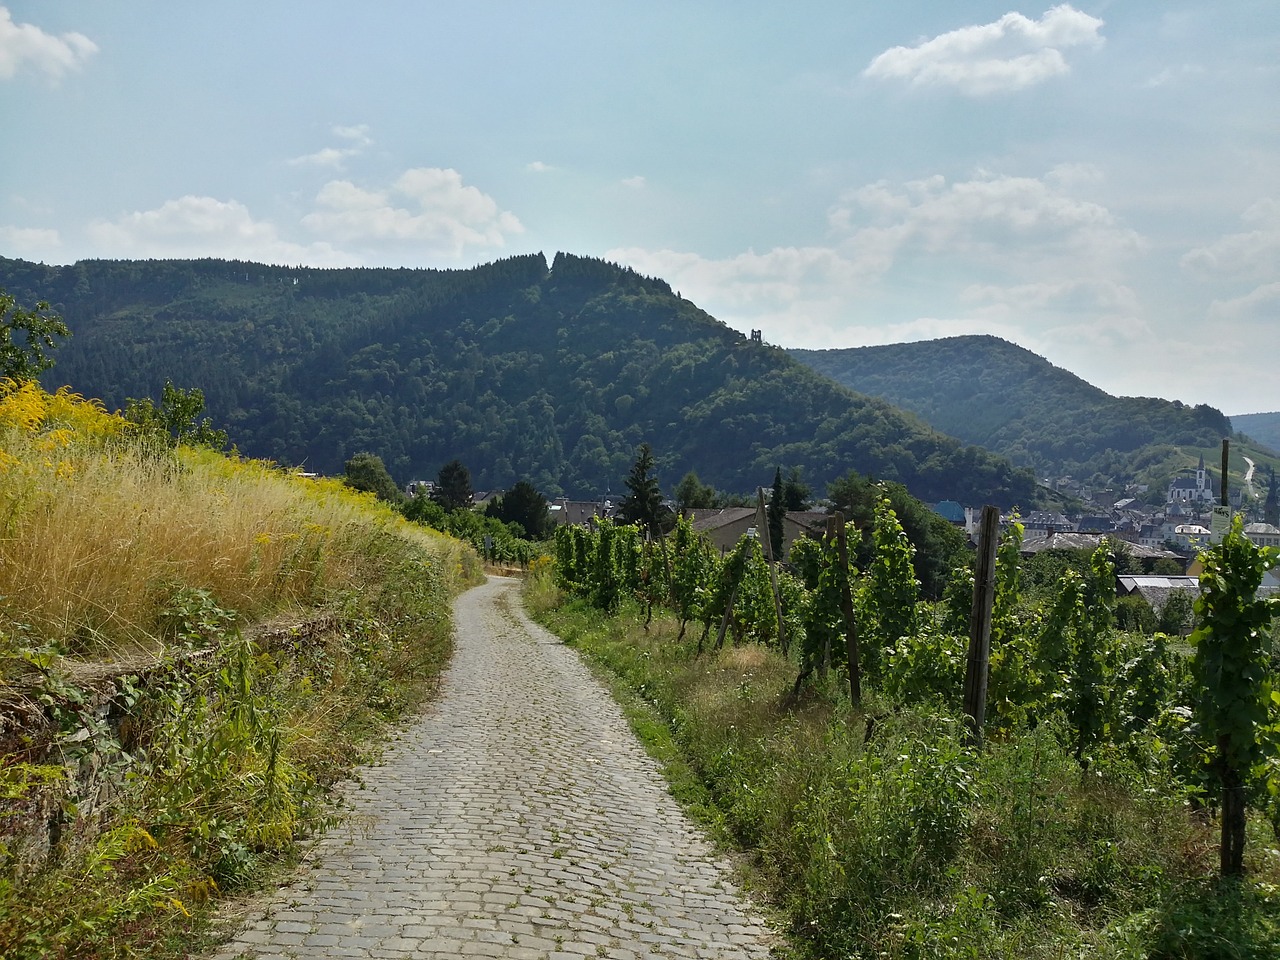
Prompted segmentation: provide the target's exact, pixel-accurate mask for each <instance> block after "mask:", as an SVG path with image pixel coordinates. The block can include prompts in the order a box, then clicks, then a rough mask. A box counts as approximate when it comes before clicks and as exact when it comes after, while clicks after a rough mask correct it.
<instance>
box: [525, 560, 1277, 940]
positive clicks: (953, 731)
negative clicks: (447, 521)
mask: <svg viewBox="0 0 1280 960" xmlns="http://www.w3.org/2000/svg"><path fill="white" fill-rule="evenodd" d="M526 598H527V602H528V604H529V607H530V609H531V611H532V613H533V614H534V615H535V616H536V617H537V618H538V619H539V620H540V621H541V622H543V623H544V624H546V625H547V626H548V627H549V628H550V629H552V630H554V631H555V632H556V633H557V634H559V635H560V636H562V637H564V638H565V639H566V641H567V642H569V643H571V644H572V645H574V646H575V647H577V648H578V649H579V650H581V651H582V652H584V653H585V654H586V655H587V656H588V657H590V658H591V659H593V660H594V661H596V662H597V663H599V664H601V665H603V666H604V667H605V668H606V669H608V670H609V671H610V672H612V673H613V674H614V675H615V676H616V677H617V678H618V682H619V683H620V684H621V685H623V686H624V687H625V688H626V689H627V690H628V691H630V694H629V695H630V697H632V698H634V699H636V700H638V701H641V702H643V704H644V705H645V710H644V714H645V716H647V717H648V718H649V719H648V720H647V721H646V722H647V723H650V724H651V723H652V722H653V718H654V717H657V718H660V719H661V722H662V724H663V725H664V726H665V727H666V733H665V734H658V735H655V734H653V733H652V731H650V732H648V733H647V734H646V733H644V732H642V736H644V737H645V739H646V741H647V742H658V743H661V744H664V750H665V751H666V752H667V753H668V754H670V753H671V752H673V751H674V752H675V753H676V754H677V755H678V759H677V762H676V763H675V764H674V766H672V765H671V764H669V765H668V768H669V769H674V770H675V771H676V777H677V781H676V786H675V788H674V792H675V793H676V794H677V796H681V797H692V798H693V802H694V804H695V806H696V807H698V808H700V809H701V814H700V815H701V817H702V818H703V819H704V820H709V821H711V822H713V823H716V824H718V825H720V827H721V829H722V830H723V831H724V833H725V834H727V835H728V836H730V837H732V838H733V840H734V841H735V842H736V843H737V844H739V845H740V847H741V848H742V849H743V850H744V851H745V852H746V853H747V855H748V857H749V859H750V862H751V864H752V869H753V871H754V873H755V876H756V883H757V884H758V885H759V886H760V887H761V888H763V889H766V890H768V891H769V893H770V895H771V898H772V900H773V901H774V902H775V903H776V904H777V905H778V906H779V908H780V909H781V910H782V911H783V913H784V914H785V916H786V917H787V919H788V923H789V926H790V933H791V934H792V939H793V941H794V942H795V944H796V945H797V947H796V948H797V950H798V951H799V952H800V954H801V955H803V956H810V957H890V958H935V957H936V958H951V957H954V958H961V957H963V958H1010V960H1012V958H1023V957H1045V958H1048V957H1086V956H1087V957H1151V958H1156V957H1169V958H1192V957H1215V958H1216V957H1223V958H1227V957H1230V958H1263V957H1274V956H1280V889H1278V887H1277V884H1280V853H1278V852H1277V850H1276V844H1275V839H1274V837H1273V836H1271V834H1270V831H1269V829H1265V828H1264V825H1262V824H1255V825H1254V826H1255V827H1256V828H1257V829H1256V830H1255V832H1254V835H1253V836H1252V837H1251V842H1250V850H1251V860H1250V863H1249V869H1250V879H1249V880H1248V881H1247V882H1245V883H1243V884H1236V885H1230V884H1228V885H1222V884H1219V883H1217V882H1215V881H1212V880H1209V879H1206V878H1209V877H1211V876H1212V875H1213V872H1214V867H1215V862H1216V832H1215V830H1214V825H1213V824H1211V823H1208V822H1205V821H1202V820H1200V819H1198V818H1197V817H1196V816H1194V815H1193V814H1192V813H1191V812H1190V808H1189V806H1188V804H1187V803H1186V802H1185V797H1183V796H1180V795H1178V794H1177V793H1176V792H1175V791H1172V790H1171V789H1170V787H1169V785H1168V784H1167V783H1164V782H1161V780H1160V777H1159V775H1158V774H1157V773H1155V772H1153V771H1147V770H1144V769H1141V768H1140V767H1139V766H1137V765H1136V764H1135V763H1133V762H1132V761H1131V760H1129V759H1128V758H1126V757H1124V756H1120V755H1114V756H1107V757H1103V758H1100V759H1099V760H1098V761H1096V762H1095V763H1094V764H1093V766H1092V767H1091V768H1090V770H1089V772H1088V774H1082V772H1081V770H1080V767H1079V765H1078V764H1077V763H1076V762H1075V760H1074V759H1073V758H1072V756H1071V755H1070V753H1069V751H1067V750H1065V749H1064V748H1063V747H1062V745H1061V742H1060V738H1059V737H1058V736H1057V731H1055V730H1053V729H1047V728H1041V729H1038V730H1035V731H1032V732H1030V733H1027V734H1024V735H1021V736H1018V737H1010V738H1009V739H1007V740H1002V741H998V742H992V743H989V744H988V747H987V749H986V750H985V751H983V752H982V753H975V752H973V751H971V750H969V749H968V748H967V747H966V746H965V745H964V743H963V737H962V725H961V723H960V721H959V718H958V717H956V716H955V715H954V714H951V713H948V712H947V711H946V710H945V709H944V708H942V707H941V706H939V707H936V708H922V707H903V706H900V705H896V704H893V703H889V702H887V701H885V700H883V699H878V698H877V697H876V696H875V695H874V694H873V695H872V696H871V697H870V698H869V699H868V700H867V702H866V705H865V708H864V709H862V710H853V709H851V708H850V705H849V704H848V702H847V701H846V700H843V699H842V692H841V689H840V687H839V686H838V685H837V684H836V683H834V678H833V683H832V684H831V686H830V687H828V688H825V689H824V688H822V687H821V686H819V687H818V688H817V689H816V690H815V691H811V692H810V693H809V694H808V695H807V697H806V698H805V699H804V700H803V701H802V702H800V703H796V704H788V703H787V702H786V697H785V695H786V692H787V691H788V689H789V687H790V684H791V682H792V681H793V680H794V677H795V667H794V665H792V664H791V663H788V662H787V661H786V660H785V659H784V658H783V657H781V656H780V655H779V654H778V653H777V652H776V651H772V650H768V649H765V648H762V647H757V646H743V647H738V648H731V649H726V650H723V651H719V652H717V653H713V654H709V655H704V656H703V657H701V658H699V657H697V656H696V655H695V651H696V640H692V639H689V640H686V641H685V642H681V643H677V642H676V641H675V636H676V633H677V631H676V628H675V625H674V624H672V623H669V622H663V621H662V620H661V619H659V620H655V622H654V624H653V626H652V627H651V629H650V630H649V631H647V632H646V631H645V630H644V629H643V626H642V623H641V617H640V616H639V615H638V613H637V612H635V611H627V610H624V611H623V613H622V614H621V615H620V616H618V617H614V618H605V617H602V616H601V615H600V614H599V613H598V612H596V611H593V610H591V609H589V608H587V607H586V606H585V605H582V604H579V603H577V602H570V603H562V602H561V598H560V597H559V596H558V594H557V592H556V590H555V588H554V586H553V585H552V583H551V580H550V577H549V576H547V575H546V574H545V572H544V573H542V574H536V575H535V576H533V577H531V578H530V581H529V586H528V589H527V592H526ZM660 756H661V754H660ZM691 779H692V782H691Z"/></svg>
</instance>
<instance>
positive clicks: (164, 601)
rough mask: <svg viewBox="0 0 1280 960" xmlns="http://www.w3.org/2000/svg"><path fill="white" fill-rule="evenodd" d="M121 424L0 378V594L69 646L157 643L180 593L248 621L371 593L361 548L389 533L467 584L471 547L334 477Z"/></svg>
mask: <svg viewBox="0 0 1280 960" xmlns="http://www.w3.org/2000/svg"><path fill="white" fill-rule="evenodd" d="M128 430H129V424H127V423H125V422H124V421H122V420H121V419H120V418H119V417H116V416H113V415H111V414H108V413H106V412H105V411H104V410H103V409H102V408H101V406H100V405H98V404H95V403H93V402H90V401H85V400H83V399H82V398H80V397H77V396H75V395H73V394H69V393H67V392H65V391H62V392H59V393H57V394H47V393H44V392H43V391H41V390H40V389H39V388H38V387H37V386H36V385H34V384H25V385H20V386H19V385H15V384H12V383H9V384H7V385H0V451H2V452H0V498H2V499H0V523H2V524H3V526H2V527H0V532H2V536H0V596H2V597H3V598H4V601H3V603H4V605H5V608H6V609H7V610H11V611H20V612H21V618H22V621H23V622H24V623H25V624H27V625H28V626H29V627H30V628H31V629H32V630H34V631H35V632H36V633H37V634H38V635H39V636H40V637H42V638H43V639H44V640H45V641H46V642H48V643H51V644H53V645H54V646H56V647H57V648H59V649H60V650H61V651H63V652H65V653H70V654H76V655H80V656H91V657H110V656H112V655H113V653H115V652H118V651H119V650H120V649H121V648H127V647H130V646H138V645H141V646H150V647H154V646H155V645H156V644H157V643H158V642H159V639H160V637H159V620H160V615H161V614H162V612H163V611H164V610H165V609H166V607H167V606H168V604H169V602H170V600H171V597H172V593H173V591H174V590H175V589H178V588H199V589H203V590H207V591H209V593H210V594H211V595H213V596H214V597H215V598H216V599H217V601H218V602H219V603H220V604H221V605H222V606H223V607H225V608H229V609H233V610H235V611H236V612H237V614H238V615H239V616H240V617H241V618H243V619H244V620H245V621H246V622H252V621H255V620H260V619H262V618H264V617H267V616H269V615H271V614H273V613H274V612H277V611H279V610H281V609H288V608H292V607H299V606H302V607H306V606H315V605H318V604H320V603H322V602H324V601H325V600H326V599H328V598H331V597H333V596H335V595H338V594H341V593H343V592H344V591H351V590H355V589H358V588H359V589H376V585H375V584H371V583H370V582H369V581H368V579H367V573H368V570H367V566H368V557H369V550H370V544H371V542H372V538H373V537H375V536H376V535H378V534H379V533H381V532H383V531H388V530H389V531H392V532H394V533H395V534H396V535H397V536H400V537H403V538H406V539H408V540H411V541H414V542H416V543H418V544H419V545H421V546H422V547H423V548H424V549H427V550H429V551H430V552H431V554H432V555H434V556H436V557H438V558H439V560H440V570H441V572H442V574H443V575H444V576H446V577H447V578H449V579H450V580H451V581H453V582H455V583H456V582H460V581H461V580H462V579H464V578H466V577H469V576H472V575H474V572H475V568H474V565H472V566H470V567H468V564H472V563H473V561H472V560H471V558H472V557H473V554H472V552H471V551H470V550H467V549H465V548H463V547H462V546H461V545H460V544H458V543H457V542H456V541H454V540H452V539H451V538H445V537H442V536H438V535H434V534H432V533H430V532H429V531H427V530H426V529H425V528H422V527H417V526H415V525H412V524H408V523H405V522H404V521H403V520H401V519H400V518H398V517H397V516H396V515H395V514H394V513H393V512H392V511H390V510H389V509H386V508H384V507H382V506H381V505H380V504H378V503H377V501H375V500H374V499H373V498H372V497H370V496H368V495H364V494H357V493H355V492H354V491H351V490H350V489H348V488H347V487H345V486H344V485H342V484H340V483H338V482H336V481H327V480H321V481H315V480H307V479H302V478H299V477H295V476H290V475H288V474H286V473H284V472H282V471H280V470H278V469H275V468H273V467H272V466H271V465H269V464H266V463H262V462H259V461H249V460H240V459H237V458H228V457H223V456H221V455H218V454H214V453H212V452H211V451H207V450H206V451H197V450H192V449H188V448H179V449H178V450H176V451H169V450H167V449H164V450H161V451H157V450H156V449H155V447H154V445H149V444H143V443H135V442H130V441H129V436H128Z"/></svg>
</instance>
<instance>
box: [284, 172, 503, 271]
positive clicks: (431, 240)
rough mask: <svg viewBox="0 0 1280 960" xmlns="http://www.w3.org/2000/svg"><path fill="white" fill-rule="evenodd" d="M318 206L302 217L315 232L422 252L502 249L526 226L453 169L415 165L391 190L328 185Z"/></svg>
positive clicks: (335, 182) (341, 182) (454, 253)
mask: <svg viewBox="0 0 1280 960" xmlns="http://www.w3.org/2000/svg"><path fill="white" fill-rule="evenodd" d="M316 206H317V209H316V210H314V211H313V212H312V213H309V214H308V215H307V216H305V217H303V218H302V223H303V225H304V226H306V227H307V228H308V229H309V230H311V231H312V232H313V233H315V234H317V235H320V236H323V237H325V238H327V239H329V240H334V241H341V242H348V241H349V242H354V243H356V244H374V245H385V244H388V243H391V244H401V243H405V244H412V245H414V248H415V250H419V251H421V252H425V253H434V254H444V255H448V256H453V257H457V256H460V255H461V254H462V252H463V250H464V249H465V248H467V247H501V246H504V245H505V243H506V240H507V237H508V236H510V235H512V234H517V233H522V232H523V230H524V227H523V226H522V225H521V223H520V221H519V220H518V219H517V218H516V216H515V215H514V214H512V213H509V212H507V211H505V210H500V209H499V208H498V204H497V202H496V201H495V200H494V199H493V198H492V197H490V196H488V195H487V194H485V193H482V192H481V191H480V190H478V189H476V188H475V187H470V186H464V185H463V182H462V175H461V174H459V173H458V171H456V170H442V169H439V168H435V167H419V168H416V169H413V170H407V171H405V172H404V173H403V174H402V175H401V176H400V177H399V179H397V180H396V182H395V183H394V184H392V185H391V187H390V188H388V189H385V190H377V189H374V190H368V189H365V188H363V187H358V186H356V185H355V184H354V183H352V182H351V181H349V180H332V181H330V182H329V183H326V184H325V185H324V186H323V187H322V188H321V189H320V193H319V194H318V195H317V197H316Z"/></svg>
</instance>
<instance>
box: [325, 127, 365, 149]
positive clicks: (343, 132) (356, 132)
mask: <svg viewBox="0 0 1280 960" xmlns="http://www.w3.org/2000/svg"><path fill="white" fill-rule="evenodd" d="M331 132H332V133H333V135H334V136H335V137H341V138H342V139H343V140H350V141H352V142H353V143H355V144H356V145H357V146H360V147H368V146H371V145H372V144H373V140H371V139H370V138H369V125H368V124H365V123H360V124H357V125H356V126H354V127H343V126H335V127H333V128H332V131H331Z"/></svg>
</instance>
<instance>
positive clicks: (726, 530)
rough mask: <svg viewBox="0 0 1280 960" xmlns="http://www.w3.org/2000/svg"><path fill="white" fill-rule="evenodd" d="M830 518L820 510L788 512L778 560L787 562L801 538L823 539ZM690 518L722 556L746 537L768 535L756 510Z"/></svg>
mask: <svg viewBox="0 0 1280 960" xmlns="http://www.w3.org/2000/svg"><path fill="white" fill-rule="evenodd" d="M827 516H828V515H827V514H825V513H822V512H821V511H817V510H788V511H787V513H786V514H785V515H784V516H783V520H782V557H779V558H778V559H785V558H786V556H787V555H788V554H789V553H790V552H791V545H792V544H793V543H795V542H796V541H797V540H798V539H800V538H801V537H812V536H821V535H822V533H823V531H825V529H826V523H827ZM690 517H691V518H692V520H693V530H694V533H697V534H700V535H702V536H703V537H706V538H707V540H708V541H709V542H710V543H711V545H712V546H714V547H715V548H716V549H717V550H719V551H720V552H721V553H725V552H727V551H729V550H732V549H733V547H734V545H735V544H736V543H737V542H738V541H739V540H740V539H741V538H742V535H743V534H745V533H749V532H751V531H755V532H756V535H757V536H765V535H767V531H764V530H760V529H759V526H760V523H759V512H758V511H757V509H756V508H755V507H725V508H724V509H722V510H692V511H690Z"/></svg>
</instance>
